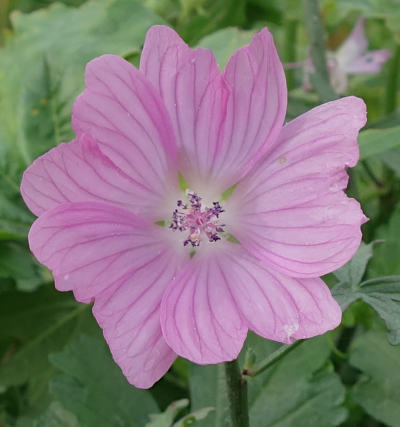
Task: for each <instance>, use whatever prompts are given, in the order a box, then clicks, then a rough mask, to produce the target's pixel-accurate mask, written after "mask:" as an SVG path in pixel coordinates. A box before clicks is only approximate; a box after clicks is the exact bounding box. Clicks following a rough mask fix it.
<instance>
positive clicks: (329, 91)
mask: <svg viewBox="0 0 400 427" xmlns="http://www.w3.org/2000/svg"><path fill="white" fill-rule="evenodd" d="M303 12H304V20H305V22H306V29H307V34H308V40H309V43H310V53H311V60H312V63H313V65H314V68H315V72H314V73H313V74H312V75H311V82H312V84H313V86H314V88H315V90H316V91H317V93H318V95H319V98H320V100H321V101H322V102H326V101H331V100H333V99H336V98H337V95H336V93H335V91H334V90H333V88H332V86H331V84H330V82H329V72H328V68H327V65H326V53H325V38H324V27H323V24H322V19H321V14H320V11H319V5H318V0H303Z"/></svg>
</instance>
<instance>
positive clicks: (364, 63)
mask: <svg viewBox="0 0 400 427" xmlns="http://www.w3.org/2000/svg"><path fill="white" fill-rule="evenodd" d="M391 56H392V52H391V51H390V50H386V49H380V50H372V51H370V52H367V53H366V54H365V55H363V56H360V57H359V58H356V59H355V60H354V61H352V62H351V63H350V64H348V65H347V66H346V72H347V73H349V74H373V73H379V71H380V70H381V68H382V65H383V64H384V63H385V62H386V61H387V60H388V59H389V58H390V57H391Z"/></svg>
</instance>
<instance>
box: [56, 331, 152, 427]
mask: <svg viewBox="0 0 400 427" xmlns="http://www.w3.org/2000/svg"><path fill="white" fill-rule="evenodd" d="M50 361H51V363H52V364H53V365H54V366H55V367H56V368H57V369H58V370H60V371H61V372H62V374H60V375H57V376H56V377H55V378H54V379H53V380H52V381H51V385H50V389H51V392H52V394H53V395H54V396H55V397H56V399H57V400H59V401H61V402H62V403H63V406H64V407H65V408H66V409H67V410H69V411H70V412H72V413H73V414H74V415H75V416H76V418H77V420H78V421H79V423H80V424H82V425H83V426H85V427H92V426H93V427H102V426H104V427H108V426H113V427H124V426H126V427H128V426H129V427H134V426H140V427H141V426H143V425H144V424H145V422H146V420H147V419H148V414H149V413H151V412H155V411H157V406H156V404H155V402H154V400H153V398H152V396H151V394H150V392H149V391H148V390H139V389H137V388H135V387H133V386H131V385H130V384H129V383H128V381H127V380H126V378H125V377H124V376H123V375H122V372H121V370H120V368H119V367H118V366H117V365H116V364H115V362H114V361H113V359H112V357H111V354H110V352H109V349H108V347H107V345H106V343H105V342H104V340H99V339H97V338H92V337H89V336H87V335H81V336H79V337H78V338H77V339H75V340H74V341H73V342H71V343H69V344H68V345H67V348H66V349H65V350H64V351H63V352H61V353H53V354H51V355H50Z"/></svg>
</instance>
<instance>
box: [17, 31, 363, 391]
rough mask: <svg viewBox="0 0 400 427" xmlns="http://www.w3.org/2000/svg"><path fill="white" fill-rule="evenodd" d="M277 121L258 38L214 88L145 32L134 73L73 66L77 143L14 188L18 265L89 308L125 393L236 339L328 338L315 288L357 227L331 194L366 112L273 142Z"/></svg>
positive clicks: (222, 356)
mask: <svg viewBox="0 0 400 427" xmlns="http://www.w3.org/2000/svg"><path fill="white" fill-rule="evenodd" d="M285 111H286V84H285V78H284V73H283V69H282V65H281V62H280V60H279V58H278V55H277V52H276V50H275V46H274V43H273V39H272V36H271V35H270V33H269V32H268V30H266V29H264V30H262V31H261V32H260V33H258V34H257V35H256V36H255V37H254V38H253V40H252V42H251V44H250V45H249V46H246V47H244V48H242V49H240V50H238V51H237V52H236V53H235V54H234V55H233V57H232V58H231V59H230V61H229V63H228V65H227V66H226V70H225V72H224V73H223V74H221V73H220V71H219V69H218V66H217V63H216V61H215V58H214V56H213V54H212V53H211V52H210V51H208V50H205V49H195V50H191V49H189V48H188V46H187V45H186V44H185V43H184V42H183V41H182V40H181V39H180V38H179V36H178V35H177V34H176V33H175V32H174V31H173V30H171V29H169V28H167V27H163V26H155V27H152V28H151V29H150V30H149V32H148V34H147V37H146V42H145V45H144V50H143V54H142V58H141V64H140V70H137V69H136V68H135V67H134V66H132V65H131V64H129V63H128V62H126V61H125V60H123V59H122V58H120V57H117V56H113V55H104V56H101V57H99V58H96V59H94V60H93V61H91V62H90V63H89V64H88V65H87V68H86V89H85V91H84V92H83V93H82V94H81V95H80V96H79V97H78V99H77V100H76V102H75V105H74V109H73V114H72V123H73V127H74V129H75V132H76V135H77V136H76V139H75V140H73V141H72V142H70V143H68V144H61V145H59V146H58V147H56V148H53V149H52V150H50V151H49V152H48V153H47V154H45V155H43V156H42V157H40V158H38V159H37V160H36V161H35V162H34V163H33V164H32V165H31V166H30V167H29V168H28V169H27V170H26V171H25V173H24V177H23V181H22V186H21V192H22V195H23V197H24V200H25V202H26V204H27V205H28V207H29V208H30V209H31V211H32V212H33V213H35V214H36V215H38V216H39V218H38V219H37V220H36V221H35V223H34V224H33V226H32V228H31V231H30V233H29V242H30V247H31V249H32V252H33V253H34V254H35V256H36V257H37V259H38V260H39V261H40V262H41V263H43V264H45V265H46V266H47V267H49V268H50V269H51V270H52V272H53V275H54V278H55V285H56V288H57V289H58V290H60V291H69V290H72V291H73V292H74V295H75V297H76V299H77V300H78V301H82V302H86V303H88V302H90V301H94V306H93V313H94V315H95V317H96V319H97V321H98V323H99V325H100V326H101V327H102V328H103V331H104V336H105V338H106V340H107V342H108V344H109V346H110V349H111V352H112V354H113V356H114V359H115V361H116V362H117V363H118V364H119V365H120V367H121V368H122V371H123V372H124V374H125V376H126V377H127V379H128V381H130V382H131V383H132V384H134V385H135V386H137V387H142V388H146V387H150V386H151V385H152V384H153V383H154V382H155V381H157V380H158V379H159V378H160V377H161V376H162V375H163V374H164V373H165V372H166V371H167V370H168V368H169V367H170V365H171V364H172V362H173V361H174V360H175V358H176V357H177V355H180V356H183V357H185V358H187V359H190V360H192V361H193V362H195V363H199V364H208V363H218V362H222V361H226V360H232V359H234V358H236V357H237V355H238V353H239V352H240V349H241V348H242V345H243V341H244V339H245V338H246V334H247V331H248V329H251V330H253V331H255V332H256V333H257V334H259V335H261V336H263V337H265V338H268V339H272V340H276V341H280V342H285V343H290V342H292V340H293V339H302V338H308V337H312V336H314V335H318V334H322V333H324V332H325V331H327V330H329V329H332V328H335V327H336V326H337V325H338V324H339V322H340V319H341V311H340V308H339V306H338V304H337V303H336V302H335V300H334V299H333V298H332V296H331V294H330V292H329V289H328V287H327V286H326V285H325V284H324V282H323V281H322V280H321V279H320V278H319V276H321V275H323V274H326V273H329V272H331V271H333V270H335V269H337V268H338V267H340V266H341V265H343V264H344V263H345V262H346V261H348V260H349V259H350V257H351V256H352V255H353V254H354V252H355V251H356V249H357V248H358V246H359V243H360V239H361V232H360V225H361V224H362V223H363V222H364V221H365V217H364V215H363V213H362V211H361V209H360V206H359V204H358V203H357V202H356V201H355V200H353V199H349V198H347V197H346V195H345V194H344V192H343V189H344V188H345V187H346V185H347V179H348V178H347V174H346V167H352V166H354V165H355V164H356V162H357V159H358V146H357V134H358V130H359V129H360V128H361V127H362V126H363V125H364V124H365V106H364V103H363V101H362V100H360V99H358V98H355V97H348V98H343V99H340V100H338V101H334V102H330V103H327V104H324V105H322V106H320V107H317V108H315V109H313V110H311V111H310V112H308V113H306V114H304V115H302V116H300V117H299V118H297V119H296V120H293V121H292V122H290V123H288V124H287V125H285V126H283V122H284V118H285ZM178 173H181V174H182V175H183V176H184V178H185V179H186V181H187V183H188V187H189V188H190V190H188V191H186V192H183V191H182V190H180V188H179V184H178ZM233 185H236V186H235V188H234V190H233V192H232V194H231V196H230V197H229V198H228V199H227V200H224V199H223V198H222V197H221V194H222V193H223V192H225V191H226V190H227V189H229V188H232V186H233ZM161 220H163V221H165V225H166V226H164V227H162V226H160V223H159V221H161ZM235 239H236V241H235Z"/></svg>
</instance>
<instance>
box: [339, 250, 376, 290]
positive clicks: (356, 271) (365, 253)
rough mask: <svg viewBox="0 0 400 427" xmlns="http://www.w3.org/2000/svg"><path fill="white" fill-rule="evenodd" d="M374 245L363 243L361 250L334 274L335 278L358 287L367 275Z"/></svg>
mask: <svg viewBox="0 0 400 427" xmlns="http://www.w3.org/2000/svg"><path fill="white" fill-rule="evenodd" d="M372 247H373V243H369V244H365V243H364V242H361V245H360V248H359V249H358V251H357V252H356V254H355V255H354V256H353V258H352V259H351V260H350V261H349V262H348V263H347V264H345V265H344V266H343V267H341V268H339V269H338V270H336V271H335V272H334V274H335V276H336V277H337V278H338V279H339V280H340V281H341V282H345V283H348V284H349V285H351V286H355V285H358V284H359V283H360V282H361V280H362V278H363V276H364V273H365V270H366V268H367V264H368V261H369V260H370V259H371V258H372V254H373V251H372Z"/></svg>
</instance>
